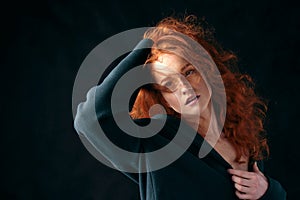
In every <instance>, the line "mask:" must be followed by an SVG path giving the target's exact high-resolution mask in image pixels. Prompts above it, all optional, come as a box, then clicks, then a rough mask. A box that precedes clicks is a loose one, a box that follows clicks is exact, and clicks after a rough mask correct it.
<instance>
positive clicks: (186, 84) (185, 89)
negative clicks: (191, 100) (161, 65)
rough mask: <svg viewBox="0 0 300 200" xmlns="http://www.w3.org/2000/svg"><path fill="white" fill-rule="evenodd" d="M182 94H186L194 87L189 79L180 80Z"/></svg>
mask: <svg viewBox="0 0 300 200" xmlns="http://www.w3.org/2000/svg"><path fill="white" fill-rule="evenodd" d="M178 87H179V89H180V92H181V94H183V95H186V94H187V93H188V91H189V90H191V89H192V87H191V85H190V83H189V82H188V81H187V80H180V81H179V85H178Z"/></svg>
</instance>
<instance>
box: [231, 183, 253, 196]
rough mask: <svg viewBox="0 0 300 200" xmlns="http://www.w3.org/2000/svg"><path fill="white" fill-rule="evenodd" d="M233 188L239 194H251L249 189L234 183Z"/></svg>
mask: <svg viewBox="0 0 300 200" xmlns="http://www.w3.org/2000/svg"><path fill="white" fill-rule="evenodd" d="M234 187H235V189H237V190H238V191H239V192H241V193H246V194H252V190H251V188H250V187H247V186H243V185H240V184H238V183H234Z"/></svg>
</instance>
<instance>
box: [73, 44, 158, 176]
mask: <svg viewBox="0 0 300 200" xmlns="http://www.w3.org/2000/svg"><path fill="white" fill-rule="evenodd" d="M151 46H152V40H150V39H144V40H142V41H141V42H139V44H138V45H137V46H136V47H135V48H134V49H133V51H132V52H130V53H129V54H128V55H127V56H126V57H125V58H124V59H122V60H121V62H120V63H119V64H117V66H116V67H114V69H113V70H112V71H111V72H109V73H108V75H107V76H106V77H105V79H103V81H102V83H100V85H98V86H95V87H93V88H91V89H90V90H89V91H88V93H87V98H86V101H85V102H82V103H80V104H79V105H78V108H77V113H76V116H75V120H74V127H75V129H76V131H77V132H78V134H79V135H80V137H81V139H82V141H83V143H84V145H85V146H86V147H87V149H88V150H89V151H90V152H91V153H92V154H93V156H94V157H96V158H97V159H98V160H99V159H100V160H101V162H103V163H105V164H107V165H109V166H111V167H113V168H115V169H118V170H120V171H122V169H124V168H126V169H131V168H132V171H135V170H136V169H135V168H136V167H137V166H138V162H139V160H140V158H139V157H138V154H135V155H134V156H132V157H130V158H128V156H124V155H125V154H126V151H125V150H127V151H130V152H139V148H140V141H139V139H138V138H137V137H133V136H130V135H127V134H126V133H124V131H123V130H121V129H120V128H119V127H118V125H117V124H116V122H115V120H114V119H113V118H114V116H113V114H114V115H121V116H125V115H127V118H128V116H129V114H128V111H129V107H128V104H127V106H125V107H124V101H126V99H124V97H125V96H126V95H127V94H126V93H128V90H126V87H128V88H132V86H134V84H135V81H136V80H135V79H131V80H129V81H128V82H126V84H125V86H124V87H123V88H122V90H118V93H117V96H118V98H117V101H115V102H114V103H116V104H120V105H121V106H120V105H115V106H116V107H117V113H113V112H112V105H111V104H112V103H111V98H112V93H113V91H114V89H115V88H114V87H115V85H116V84H117V83H118V81H119V80H120V79H121V77H122V76H124V75H125V74H126V73H127V72H128V71H130V70H131V69H133V68H134V67H137V66H139V65H143V64H144V63H145V61H146V59H147V57H148V54H149V53H150V48H151ZM114 141H116V143H118V142H119V143H120V146H121V148H118V146H119V145H118V144H114ZM122 149H125V150H124V151H123V150H122ZM127 159H130V161H128V160H127Z"/></svg>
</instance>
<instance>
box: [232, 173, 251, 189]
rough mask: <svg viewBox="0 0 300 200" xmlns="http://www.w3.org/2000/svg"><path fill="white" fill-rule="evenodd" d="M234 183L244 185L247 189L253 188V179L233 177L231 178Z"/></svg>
mask: <svg viewBox="0 0 300 200" xmlns="http://www.w3.org/2000/svg"><path fill="white" fill-rule="evenodd" d="M231 179H232V181H233V182H235V183H237V184H239V185H243V186H246V187H251V186H253V185H254V184H253V181H251V179H245V178H241V177H239V176H236V175H233V176H232V177H231Z"/></svg>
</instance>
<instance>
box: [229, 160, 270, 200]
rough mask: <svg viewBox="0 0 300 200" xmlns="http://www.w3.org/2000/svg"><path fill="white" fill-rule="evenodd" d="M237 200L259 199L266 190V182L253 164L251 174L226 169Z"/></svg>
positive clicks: (255, 164)
mask: <svg viewBox="0 0 300 200" xmlns="http://www.w3.org/2000/svg"><path fill="white" fill-rule="evenodd" d="M228 172H229V173H230V174H231V175H232V180H233V182H234V187H235V189H236V192H235V193H236V195H237V196H238V198H239V199H259V198H260V197H262V196H263V195H264V193H265V192H266V191H267V189H268V180H267V178H266V177H265V176H264V174H263V173H262V172H261V171H260V170H259V168H258V167H257V163H256V162H255V163H254V165H253V172H247V171H242V170H237V169H228Z"/></svg>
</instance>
